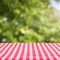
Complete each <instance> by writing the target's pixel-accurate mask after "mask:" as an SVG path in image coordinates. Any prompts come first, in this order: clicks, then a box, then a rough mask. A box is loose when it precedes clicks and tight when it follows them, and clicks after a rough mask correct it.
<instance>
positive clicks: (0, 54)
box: [0, 43, 12, 56]
mask: <svg viewBox="0 0 60 60" xmlns="http://www.w3.org/2000/svg"><path fill="white" fill-rule="evenodd" d="M11 44H12V43H10V44H9V45H8V46H7V47H5V49H4V51H3V52H1V53H0V56H2V55H3V54H4V53H5V52H6V50H7V49H8V48H9V47H10V46H11Z"/></svg>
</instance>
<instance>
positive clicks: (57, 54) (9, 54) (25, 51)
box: [0, 43, 60, 60]
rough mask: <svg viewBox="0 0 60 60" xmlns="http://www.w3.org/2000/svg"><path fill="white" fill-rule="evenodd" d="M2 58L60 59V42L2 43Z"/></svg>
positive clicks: (0, 48) (27, 59) (12, 59)
mask: <svg viewBox="0 0 60 60" xmlns="http://www.w3.org/2000/svg"><path fill="white" fill-rule="evenodd" d="M0 60H60V43H0Z"/></svg>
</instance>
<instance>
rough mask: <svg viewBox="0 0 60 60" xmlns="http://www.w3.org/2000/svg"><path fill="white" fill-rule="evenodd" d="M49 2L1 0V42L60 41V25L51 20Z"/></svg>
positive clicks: (43, 0) (42, 0)
mask: <svg viewBox="0 0 60 60" xmlns="http://www.w3.org/2000/svg"><path fill="white" fill-rule="evenodd" d="M49 4H50V0H0V42H60V41H59V39H60V38H59V37H60V27H59V26H54V24H52V23H51V22H50V21H49V17H50V13H49V12H50V10H52V9H48V8H47V7H48V5H49ZM50 18H51V17H50ZM56 25H57V24H56Z"/></svg>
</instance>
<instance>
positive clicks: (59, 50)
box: [53, 43, 60, 51]
mask: <svg viewBox="0 0 60 60" xmlns="http://www.w3.org/2000/svg"><path fill="white" fill-rule="evenodd" d="M53 45H55V46H56V47H57V48H58V49H59V51H60V47H59V46H58V45H57V44H56V43H53Z"/></svg>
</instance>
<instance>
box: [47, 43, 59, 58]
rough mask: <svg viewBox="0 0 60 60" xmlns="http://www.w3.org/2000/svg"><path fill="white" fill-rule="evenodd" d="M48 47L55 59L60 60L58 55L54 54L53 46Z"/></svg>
mask: <svg viewBox="0 0 60 60" xmlns="http://www.w3.org/2000/svg"><path fill="white" fill-rule="evenodd" d="M46 46H47V47H48V48H49V50H50V51H51V52H52V54H53V55H54V57H55V58H56V59H58V58H59V57H58V56H57V55H56V53H55V52H54V50H53V49H52V48H51V46H49V44H47V43H46Z"/></svg>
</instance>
